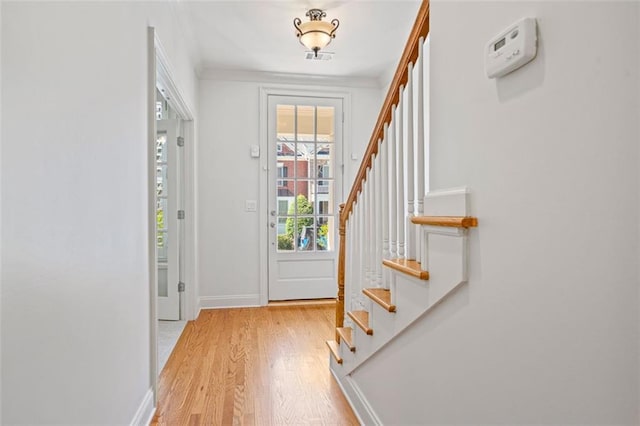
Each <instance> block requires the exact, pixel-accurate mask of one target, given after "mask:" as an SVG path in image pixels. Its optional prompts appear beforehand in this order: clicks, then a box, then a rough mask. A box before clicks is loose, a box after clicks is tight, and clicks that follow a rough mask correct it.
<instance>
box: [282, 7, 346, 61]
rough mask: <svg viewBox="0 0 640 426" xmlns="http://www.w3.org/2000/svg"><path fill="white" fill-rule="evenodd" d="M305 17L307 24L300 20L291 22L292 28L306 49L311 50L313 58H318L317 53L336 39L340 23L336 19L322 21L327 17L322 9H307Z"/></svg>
mask: <svg viewBox="0 0 640 426" xmlns="http://www.w3.org/2000/svg"><path fill="white" fill-rule="evenodd" d="M306 16H308V17H309V22H305V23H302V21H301V20H300V18H295V19H294V20H293V26H294V27H296V30H297V31H296V37H298V40H300V43H302V44H303V45H304V46H306V47H307V49H310V50H313V52H314V53H315V56H318V51H320V49H324V48H325V47H326V46H327V45H328V44H329V43H331V40H332V39H334V38H335V37H336V30H337V29H338V25H340V21H338V20H337V19H333V20H332V21H331V22H326V21H323V20H322V18H324V17H325V16H327V13H326V12H325V11H323V10H322V9H309V11H308V12H307V14H306Z"/></svg>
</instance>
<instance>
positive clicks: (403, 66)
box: [340, 0, 429, 222]
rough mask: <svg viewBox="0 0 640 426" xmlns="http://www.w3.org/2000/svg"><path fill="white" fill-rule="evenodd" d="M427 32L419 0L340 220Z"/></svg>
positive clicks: (375, 150) (426, 12)
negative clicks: (416, 14) (418, 8)
mask: <svg viewBox="0 0 640 426" xmlns="http://www.w3.org/2000/svg"><path fill="white" fill-rule="evenodd" d="M428 33H429V0H423V1H422V4H421V5H420V10H418V16H417V17H416V21H415V23H414V24H413V28H412V30H411V34H409V39H408V40H407V44H406V46H405V48H404V52H403V53H402V57H401V58H400V63H399V64H398V67H397V68H396V72H395V74H394V76H393V80H392V82H391V86H389V91H388V92H387V97H386V98H385V100H384V103H383V104H382V109H381V110H380V114H379V115H378V121H376V125H375V127H374V128H373V133H372V134H371V139H369V145H368V146H367V151H366V152H365V154H364V157H363V161H362V164H360V168H359V169H358V174H357V175H356V178H355V180H354V182H353V186H352V187H351V191H350V192H349V196H348V197H347V201H345V203H344V205H345V207H344V209H343V211H342V213H340V221H341V222H342V221H346V219H347V217H348V216H349V213H351V209H353V203H354V201H355V199H356V197H357V195H358V192H360V190H361V189H362V182H364V178H365V174H366V172H367V169H369V168H371V156H372V155H376V154H377V153H378V140H380V139H382V137H383V134H384V125H385V124H389V122H390V121H391V109H392V107H393V106H394V105H397V104H398V99H399V97H400V88H401V87H403V86H405V85H406V84H407V80H408V79H409V73H408V69H409V64H410V63H415V61H416V59H417V58H418V51H419V48H420V39H421V38H422V39H425V38H426V37H427V34H428Z"/></svg>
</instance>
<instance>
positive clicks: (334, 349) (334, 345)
mask: <svg viewBox="0 0 640 426" xmlns="http://www.w3.org/2000/svg"><path fill="white" fill-rule="evenodd" d="M326 343H327V346H329V350H330V351H331V355H332V356H333V358H334V359H335V360H336V362H337V363H338V364H342V357H341V356H340V348H339V347H338V342H336V341H335V340H327V341H326Z"/></svg>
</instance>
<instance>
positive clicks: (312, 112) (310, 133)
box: [296, 105, 316, 141]
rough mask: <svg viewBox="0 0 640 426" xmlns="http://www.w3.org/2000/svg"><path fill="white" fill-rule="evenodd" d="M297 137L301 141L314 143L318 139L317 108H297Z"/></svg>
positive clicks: (301, 106) (299, 106)
mask: <svg viewBox="0 0 640 426" xmlns="http://www.w3.org/2000/svg"><path fill="white" fill-rule="evenodd" d="M297 112H298V114H297V117H298V122H297V125H298V126H297V127H298V128H297V137H296V140H299V141H313V140H315V139H316V131H315V130H316V129H315V127H316V126H315V124H316V108H315V107H313V106H303V105H298V107H297Z"/></svg>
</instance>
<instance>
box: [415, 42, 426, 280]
mask: <svg viewBox="0 0 640 426" xmlns="http://www.w3.org/2000/svg"><path fill="white" fill-rule="evenodd" d="M423 48H424V39H423V38H422V37H421V38H420V41H419V42H418V63H417V65H418V81H417V86H418V87H417V93H418V102H417V108H416V116H417V122H418V135H417V147H418V154H417V164H418V176H417V191H416V192H417V194H418V195H417V197H418V200H417V202H418V205H417V212H416V215H418V216H422V215H424V197H425V195H427V194H426V192H425V185H424V182H425V156H424V153H425V145H426V140H425V137H424V135H425V131H424V130H425V129H424V121H425V120H424V119H425V117H424V100H425V96H424V95H425V94H424V49H423ZM416 228H417V237H418V244H417V245H416V250H417V252H416V259H417V260H418V262H420V263H421V264H422V265H426V263H423V260H425V259H423V253H424V252H425V250H424V249H423V245H424V243H425V242H424V241H423V240H424V239H425V237H424V236H423V235H422V230H421V227H420V226H417V227H416ZM423 269H424V267H423Z"/></svg>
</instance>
